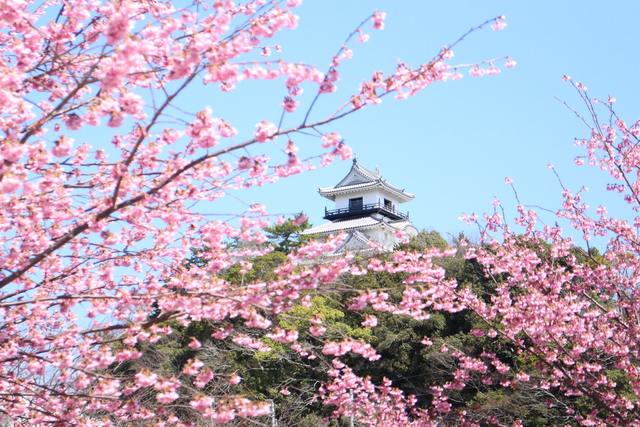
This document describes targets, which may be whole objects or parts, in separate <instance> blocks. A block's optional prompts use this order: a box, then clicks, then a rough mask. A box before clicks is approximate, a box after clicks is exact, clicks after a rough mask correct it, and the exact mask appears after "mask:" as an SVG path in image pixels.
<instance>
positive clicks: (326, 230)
mask: <svg viewBox="0 0 640 427" xmlns="http://www.w3.org/2000/svg"><path fill="white" fill-rule="evenodd" d="M318 193H320V195H321V196H322V197H324V198H327V199H329V200H331V201H333V202H335V207H334V209H331V210H327V209H326V208H325V215H324V219H327V220H329V221H331V222H328V223H325V224H323V225H320V226H318V227H314V228H312V229H309V230H306V231H305V232H304V234H321V235H329V234H333V233H340V232H346V233H348V237H347V240H346V241H345V242H344V243H343V245H342V246H341V247H340V248H338V250H337V251H336V252H344V251H363V250H370V249H371V247H372V244H371V243H374V244H375V246H379V247H381V248H382V249H383V250H389V251H390V250H393V248H394V246H395V245H396V244H397V243H398V238H397V237H396V231H398V230H401V231H403V232H404V233H405V234H406V235H408V236H410V237H413V236H415V235H417V234H418V230H417V229H416V228H415V227H414V226H413V224H412V223H411V221H410V220H409V215H408V214H405V213H402V212H400V211H398V208H397V206H398V205H399V204H401V203H406V202H410V201H412V200H413V199H414V197H415V196H414V195H413V194H411V193H407V192H405V191H404V190H401V189H399V188H398V187H394V186H393V185H391V184H389V183H387V182H386V181H385V180H384V179H382V177H381V176H380V172H379V171H378V170H377V169H376V171H375V172H373V171H370V170H369V169H366V168H364V167H362V166H360V164H359V163H358V160H357V159H354V160H353V165H352V166H351V170H350V171H349V173H348V174H347V176H345V177H344V178H343V179H342V180H341V181H340V182H339V183H338V184H337V185H335V186H333V187H327V188H319V189H318Z"/></svg>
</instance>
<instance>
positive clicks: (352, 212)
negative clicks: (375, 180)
mask: <svg viewBox="0 0 640 427" xmlns="http://www.w3.org/2000/svg"><path fill="white" fill-rule="evenodd" d="M374 213H380V214H382V215H384V216H386V217H389V218H391V219H407V218H408V217H409V216H408V215H407V214H404V213H402V212H398V211H397V210H395V208H393V207H391V206H388V205H387V206H385V205H384V204H382V203H369V204H367V205H359V206H350V207H348V208H341V209H333V210H330V211H329V210H327V208H324V219H327V220H329V221H335V220H338V219H348V218H357V217H363V216H367V215H371V214H374Z"/></svg>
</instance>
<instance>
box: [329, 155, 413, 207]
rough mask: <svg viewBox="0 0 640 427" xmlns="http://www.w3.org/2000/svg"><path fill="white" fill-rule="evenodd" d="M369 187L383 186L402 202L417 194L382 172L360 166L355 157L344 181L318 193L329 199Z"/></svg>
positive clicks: (382, 187) (408, 200) (411, 198)
mask: <svg viewBox="0 0 640 427" xmlns="http://www.w3.org/2000/svg"><path fill="white" fill-rule="evenodd" d="M369 188H381V189H383V190H385V191H387V192H389V193H390V194H393V195H395V196H396V197H397V198H398V201H399V202H400V203H402V202H410V201H411V200H413V198H414V197H415V195H413V194H411V193H407V192H405V191H404V190H401V189H400V188H398V187H395V186H393V185H391V184H389V183H388V182H387V181H385V180H384V179H382V178H381V177H380V174H379V173H378V172H377V171H376V172H373V171H370V170H369V169H367V168H364V167H362V166H360V164H359V163H358V161H357V160H355V159H354V161H353V166H351V170H349V173H348V174H347V176H345V177H344V178H343V179H342V181H340V182H339V183H338V184H337V185H335V186H333V187H326V188H319V189H318V193H320V195H321V196H322V197H326V198H327V199H329V200H335V198H336V196H337V195H339V194H345V193H351V192H355V191H361V190H366V189H369Z"/></svg>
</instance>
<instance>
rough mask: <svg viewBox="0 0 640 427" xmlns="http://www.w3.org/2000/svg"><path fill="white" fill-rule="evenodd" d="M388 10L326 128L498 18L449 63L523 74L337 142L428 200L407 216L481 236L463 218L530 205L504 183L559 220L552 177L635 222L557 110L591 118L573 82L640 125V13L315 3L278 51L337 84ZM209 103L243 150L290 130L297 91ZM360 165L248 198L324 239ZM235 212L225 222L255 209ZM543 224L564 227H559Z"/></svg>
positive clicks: (323, 105)
mask: <svg viewBox="0 0 640 427" xmlns="http://www.w3.org/2000/svg"><path fill="white" fill-rule="evenodd" d="M375 9H378V10H380V11H383V12H386V14H387V19H386V21H385V29H384V30H383V31H375V30H372V29H371V25H370V24H369V23H367V24H366V25H365V27H364V29H365V30H366V32H367V33H369V34H370V35H371V39H370V40H369V42H367V43H365V44H358V43H355V42H354V43H352V44H350V47H351V48H352V49H353V51H354V56H353V59H351V60H350V61H346V62H344V63H343V65H342V66H341V70H340V71H341V80H340V81H339V82H338V90H337V92H336V93H334V94H331V95H330V96H327V97H325V99H323V100H322V101H321V102H320V103H319V104H318V106H317V110H316V112H317V113H318V114H317V117H320V116H321V115H322V114H321V113H328V112H329V111H332V108H333V107H335V106H337V105H339V104H340V103H341V102H342V101H344V100H345V99H348V98H349V95H350V94H351V93H354V92H355V91H357V86H358V84H359V83H360V82H362V81H363V80H364V79H367V78H369V77H370V76H371V73H372V71H374V70H380V71H384V72H391V71H393V69H394V67H395V64H396V62H397V60H402V61H404V62H406V63H407V64H409V65H413V66H416V65H419V64H420V63H424V62H427V61H428V60H429V59H431V58H432V57H433V56H434V55H435V54H436V53H437V52H438V50H439V49H440V48H441V47H442V46H444V45H446V44H449V43H451V42H453V41H455V40H456V39H457V38H458V37H459V36H460V35H462V34H463V33H465V32H466V31H467V30H468V29H469V28H471V27H473V26H476V25H478V24H480V23H482V22H484V21H485V20H487V19H489V18H492V17H495V16H499V15H505V16H506V22H507V24H508V26H507V27H506V28H505V29H504V30H502V31H492V30H491V29H490V28H487V29H485V30H482V31H479V32H476V33H474V34H472V35H471V36H470V37H468V39H467V40H465V41H464V42H462V43H461V44H460V45H459V46H458V47H457V48H456V49H455V50H454V52H455V57H454V58H453V59H452V60H451V61H450V63H451V64H462V63H473V62H477V61H482V60H487V59H492V58H497V57H504V56H507V55H509V56H510V57H511V58H512V59H513V60H515V61H516V62H517V66H516V67H514V68H512V69H507V68H504V67H503V66H502V64H503V63H504V60H500V61H497V62H496V66H499V67H500V68H501V69H502V73H500V74H498V75H493V76H483V77H472V76H470V75H469V74H468V70H465V71H464V72H463V73H464V74H465V77H464V78H463V79H462V80H459V81H454V82H446V83H436V84H434V85H432V86H430V87H429V88H427V89H426V90H424V91H423V92H421V93H420V94H419V95H417V96H415V97H412V98H410V99H407V100H404V101H397V100H394V99H392V98H385V100H384V101H383V103H382V104H381V105H379V106H372V107H367V108H366V109H365V110H364V111H361V112H359V113H358V114H355V115H352V116H350V117H348V118H345V119H344V120H340V121H337V122H335V123H333V124H331V125H330V126H328V127H326V128H325V130H326V131H335V132H339V133H340V134H341V135H342V136H343V137H344V138H345V141H346V143H347V144H349V145H350V146H351V147H352V148H353V150H354V152H355V153H356V154H357V156H358V159H359V161H360V163H361V164H362V165H364V166H365V167H368V168H370V169H373V168H375V167H376V166H377V167H379V168H380V170H381V172H382V175H383V177H384V178H385V179H387V181H388V182H390V183H391V184H393V185H396V186H399V187H401V188H405V189H406V190H407V191H409V192H413V193H415V194H416V199H415V200H414V201H413V202H412V203H410V204H406V205H402V208H404V210H405V211H409V212H410V214H411V218H412V220H413V221H414V223H415V225H416V226H417V227H418V228H420V229H422V228H425V229H434V230H437V231H440V232H441V233H443V234H457V233H458V232H459V231H463V230H464V231H466V232H467V233H469V234H473V229H470V228H468V227H467V226H466V225H465V224H464V223H462V222H461V221H459V220H458V217H459V216H460V214H461V213H462V212H465V213H472V212H474V213H478V214H481V213H483V212H490V211H492V209H493V207H492V205H491V202H492V200H493V197H494V196H497V197H498V198H499V199H500V200H501V201H502V203H503V205H504V207H505V209H506V212H507V217H513V216H514V213H515V207H516V205H517V202H516V200H515V199H514V196H513V192H512V190H511V188H510V187H509V186H507V185H506V184H505V183H504V178H505V177H506V176H508V177H510V178H511V179H512V180H513V181H514V184H515V185H516V188H517V191H518V196H519V198H520V201H521V202H522V203H523V204H525V205H535V206H541V207H543V208H545V209H550V210H555V209H557V208H558V207H559V206H560V203H561V198H560V193H561V189H560V187H559V185H558V182H557V179H556V178H555V176H554V175H553V173H552V172H551V171H550V170H549V169H547V167H546V165H547V164H548V163H551V164H553V165H554V166H555V167H556V169H557V171H558V173H559V175H560V176H561V179H562V180H563V182H564V184H565V185H566V186H567V187H568V188H569V189H570V190H574V191H576V190H578V189H579V188H581V187H582V186H583V185H586V186H588V187H589V189H590V191H589V193H588V194H587V197H586V200H587V202H588V203H589V204H590V205H591V206H593V209H595V207H596V206H597V205H598V204H603V205H605V206H607V207H608V208H609V211H610V212H611V213H615V212H616V211H617V209H620V210H619V212H624V206H623V204H622V201H621V200H620V199H618V198H616V197H614V196H613V195H612V194H609V193H606V192H604V191H601V190H603V189H604V186H605V184H606V182H608V181H610V180H609V179H608V177H607V176H606V175H604V174H603V173H602V172H600V171H599V170H597V169H594V168H589V167H586V166H583V167H578V166H576V165H575V164H574V162H573V160H574V158H575V156H576V155H579V154H582V150H581V148H579V147H574V146H573V140H574V138H576V137H585V136H588V133H589V129H588V128H587V127H585V125H584V124H583V123H581V122H580V121H579V120H578V119H577V118H576V117H575V115H574V114H573V113H572V112H571V111H570V110H569V109H567V108H566V107H565V106H564V105H562V104H561V103H560V102H559V101H558V100H556V99H555V98H554V97H558V98H560V99H563V100H566V101H567V102H568V103H569V104H570V105H572V106H573V107H575V108H576V109H578V110H580V111H585V110H584V107H583V104H582V101H581V100H580V98H579V96H578V94H577V93H576V91H575V90H574V89H573V88H572V87H571V86H570V85H569V84H568V83H564V82H562V81H561V79H562V76H563V75H564V74H567V75H570V76H571V77H572V78H573V79H574V80H575V81H579V82H583V83H584V84H585V85H586V86H587V87H588V89H589V94H590V96H592V97H599V98H601V99H606V98H607V96H608V95H609V94H611V95H613V96H614V97H616V98H617V100H618V102H617V103H616V104H615V106H616V109H617V110H618V112H619V114H620V116H621V117H623V118H624V119H626V120H627V121H629V122H631V121H635V120H636V119H637V118H638V117H639V116H640V105H638V99H640V85H639V79H640V73H639V71H640V69H639V68H640V60H639V59H638V58H637V56H638V55H637V51H638V47H640V37H639V36H640V34H639V33H640V30H639V28H640V26H638V19H639V18H638V17H639V16H640V13H639V12H640V2H637V1H608V2H602V1H535V2H514V1H481V0H473V1H471V0H468V1H447V2H435V1H417V0H402V1H400V0H399V1H393V2H391V1H376V0H349V1H337V0H322V1H311V0H306V1H305V2H304V3H303V4H302V6H300V7H299V8H296V13H297V14H298V15H299V16H300V23H299V27H298V28H297V29H295V30H292V31H291V30H285V31H284V32H282V33H281V34H279V35H278V36H277V37H276V38H275V39H274V40H273V42H274V43H277V44H280V45H281V46H282V53H281V57H282V58H283V59H285V60H289V61H294V62H306V63H313V64H317V65H319V67H320V69H321V70H323V71H324V70H326V68H327V66H328V64H329V62H330V60H331V57H332V55H333V54H334V53H336V52H337V50H338V49H339V47H340V46H341V45H342V43H343V42H344V40H345V38H346V36H347V35H348V34H349V33H350V32H351V31H352V30H353V29H354V28H355V27H356V26H357V25H358V24H359V23H360V22H361V21H362V20H363V19H364V18H366V17H367V16H368V15H369V14H370V13H371V12H372V11H373V10H375ZM274 58H277V57H274ZM212 89H213V88H212ZM310 89H311V88H310V87H308V89H307V93H305V94H304V95H303V97H302V98H301V99H300V101H301V102H302V105H301V107H300V108H301V109H303V108H304V107H305V106H307V105H308V102H309V101H310V99H311V97H310V95H311V94H310V93H309V92H310ZM209 93H210V95H206V96H205V94H204V93H196V92H193V95H192V98H191V99H192V103H193V104H194V106H195V105H196V104H200V103H203V104H208V105H211V107H212V109H213V111H214V116H218V117H224V118H225V119H228V120H229V121H231V122H232V123H233V124H234V125H235V126H236V127H237V128H238V129H239V130H240V135H239V136H238V137H239V138H240V139H245V137H246V138H249V137H250V135H251V133H252V132H253V130H254V128H253V126H254V124H255V123H257V122H259V121H261V120H265V119H266V120H270V121H274V122H277V120H278V118H279V115H280V109H279V107H278V105H279V103H280V102H281V101H282V97H283V96H284V93H285V91H284V88H283V85H282V82H280V83H274V82H246V84H245V82H243V83H242V84H240V85H238V88H237V89H236V90H235V91H234V92H232V93H230V94H227V93H219V91H217V90H216V91H210V92H207V94H209ZM603 118H604V117H603ZM288 120H289V121H288V122H287V123H285V124H288V125H295V124H297V122H296V116H295V115H293V116H291V117H288ZM298 120H299V117H298ZM294 140H296V142H297V143H298V144H299V145H300V146H301V151H300V153H299V154H301V155H302V157H305V155H312V154H314V153H317V152H318V145H317V143H316V142H315V141H313V140H311V141H307V140H304V139H301V140H297V139H296V138H294ZM314 144H315V146H314ZM263 147H264V146H260V147H258V148H260V149H261V148H263ZM250 151H251V154H258V152H259V151H257V150H254V149H252V150H250ZM276 156H277V154H276ZM350 164H351V162H350V161H347V162H341V161H336V162H335V163H334V164H333V165H331V166H330V167H328V168H324V169H317V170H315V171H312V172H306V173H303V174H301V175H297V176H294V177H291V178H287V179H283V180H281V181H279V182H278V183H276V184H273V185H270V186H266V187H262V188H256V189H252V190H249V191H244V190H243V191H242V192H238V193H237V197H239V198H240V199H241V200H242V201H243V202H246V203H252V202H260V203H263V204H265V205H266V206H267V208H268V210H269V212H270V213H274V214H275V213H295V212H299V211H301V210H304V211H305V213H307V214H308V215H309V216H310V218H311V221H312V222H313V223H314V225H319V224H321V223H322V222H323V220H322V214H323V212H324V207H325V206H327V207H331V204H330V202H329V201H327V200H325V199H323V198H321V197H320V196H319V195H318V194H317V191H316V190H317V188H318V187H326V186H331V185H334V184H336V183H337V182H338V181H339V180H340V179H342V178H343V176H344V175H345V174H346V173H347V172H348V170H349V167H350ZM232 200H233V199H230V200H229V201H226V202H224V203H225V205H224V208H223V207H222V206H219V207H218V208H221V209H229V210H238V209H241V208H242V205H241V204H238V205H236V206H234V203H236V202H232ZM218 208H216V209H218ZM620 215H624V214H622V213H621V214H620ZM543 219H544V220H545V221H547V222H553V221H554V218H553V216H552V215H549V214H543Z"/></svg>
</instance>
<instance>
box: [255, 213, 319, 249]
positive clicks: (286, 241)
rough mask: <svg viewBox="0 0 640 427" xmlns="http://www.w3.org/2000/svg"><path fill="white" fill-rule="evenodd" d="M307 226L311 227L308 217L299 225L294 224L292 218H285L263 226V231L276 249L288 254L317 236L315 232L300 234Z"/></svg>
mask: <svg viewBox="0 0 640 427" xmlns="http://www.w3.org/2000/svg"><path fill="white" fill-rule="evenodd" d="M300 215H303V214H300ZM296 219H297V218H296ZM309 228H311V223H310V222H309V220H308V219H305V220H304V221H303V222H302V223H301V224H299V225H295V224H294V220H292V219H287V220H286V221H285V222H284V223H282V224H276V225H272V226H269V227H265V229H264V231H265V232H266V233H267V239H268V240H269V242H270V244H271V245H273V247H274V248H275V250H276V251H279V252H282V253H285V254H288V253H289V252H291V251H293V250H295V249H297V248H299V247H300V246H302V245H304V244H305V243H307V242H309V241H310V240H314V239H316V238H318V236H317V235H315V234H301V233H302V232H303V231H305V230H307V229H309Z"/></svg>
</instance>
